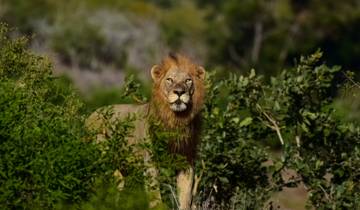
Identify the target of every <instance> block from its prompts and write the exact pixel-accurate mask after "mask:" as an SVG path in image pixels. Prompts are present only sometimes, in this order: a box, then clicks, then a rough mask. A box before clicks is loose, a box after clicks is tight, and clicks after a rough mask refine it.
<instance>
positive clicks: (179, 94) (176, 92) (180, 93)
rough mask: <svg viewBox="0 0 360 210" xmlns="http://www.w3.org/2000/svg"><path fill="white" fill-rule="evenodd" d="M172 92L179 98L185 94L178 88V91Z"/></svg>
mask: <svg viewBox="0 0 360 210" xmlns="http://www.w3.org/2000/svg"><path fill="white" fill-rule="evenodd" d="M173 92H174V93H175V94H176V95H178V96H181V95H182V94H184V93H185V90H184V89H180V88H178V89H175V90H173Z"/></svg>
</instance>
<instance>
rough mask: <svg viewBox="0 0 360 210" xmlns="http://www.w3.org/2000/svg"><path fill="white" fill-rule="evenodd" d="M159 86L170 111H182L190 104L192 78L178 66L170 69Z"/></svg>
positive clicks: (192, 91)
mask: <svg viewBox="0 0 360 210" xmlns="http://www.w3.org/2000/svg"><path fill="white" fill-rule="evenodd" d="M160 86H161V90H162V91H163V94H164V96H165V98H166V100H167V102H168V103H169V106H170V109H171V110H172V111H174V112H182V111H185V110H186V109H187V108H188V107H189V106H191V99H192V95H193V93H194V84H193V78H192V77H191V75H190V74H188V73H187V72H185V71H182V70H181V69H179V68H178V67H174V68H172V69H170V70H169V71H168V72H167V73H166V74H165V76H164V78H163V79H162V81H161V84H160Z"/></svg>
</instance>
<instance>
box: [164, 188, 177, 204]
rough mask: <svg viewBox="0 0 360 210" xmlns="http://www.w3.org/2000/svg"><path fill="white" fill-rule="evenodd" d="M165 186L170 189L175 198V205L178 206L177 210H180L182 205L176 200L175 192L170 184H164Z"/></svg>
mask: <svg viewBox="0 0 360 210" xmlns="http://www.w3.org/2000/svg"><path fill="white" fill-rule="evenodd" d="M164 185H165V186H167V187H168V188H169V189H170V191H171V194H172V196H173V198H174V200H175V204H176V207H177V208H176V209H179V208H180V205H179V202H178V200H177V199H176V195H175V193H174V190H173V189H172V187H171V185H169V184H164Z"/></svg>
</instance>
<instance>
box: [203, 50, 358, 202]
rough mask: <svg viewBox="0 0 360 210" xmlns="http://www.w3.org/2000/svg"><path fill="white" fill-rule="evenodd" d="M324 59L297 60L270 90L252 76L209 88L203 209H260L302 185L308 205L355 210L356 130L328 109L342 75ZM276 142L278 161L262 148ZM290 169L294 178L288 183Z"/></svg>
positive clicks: (274, 81)
mask: <svg viewBox="0 0 360 210" xmlns="http://www.w3.org/2000/svg"><path fill="white" fill-rule="evenodd" d="M321 56H322V53H321V52H316V53H314V54H313V55H311V56H309V57H302V58H301V59H300V61H299V64H298V65H297V66H296V67H295V68H292V69H287V70H284V71H283V72H282V73H281V74H280V75H278V76H277V77H272V78H271V82H270V84H267V83H265V82H264V81H263V79H262V77H261V76H257V75H256V74H255V71H254V70H252V71H251V72H250V74H249V75H248V76H237V75H232V76H230V77H229V78H228V79H226V80H224V81H222V82H217V83H210V84H211V85H210V87H209V93H208V99H207V103H206V107H205V110H204V121H205V129H204V134H203V135H204V138H203V143H202V146H201V147H200V151H201V152H200V157H201V158H200V160H202V161H203V162H202V163H201V164H199V167H198V168H199V169H200V171H201V170H202V171H203V174H204V175H203V178H202V182H201V185H200V190H202V191H200V194H199V203H200V204H202V205H205V206H213V207H217V208H222V209H230V208H232V209H259V208H263V207H264V205H265V204H266V201H267V200H268V198H269V196H270V195H271V193H273V192H275V191H280V190H282V188H283V187H295V186H297V184H299V183H300V182H302V183H304V184H305V186H306V187H307V190H308V191H309V193H310V194H309V202H308V205H309V206H313V207H315V208H316V209H341V208H353V209H356V208H359V205H360V204H359V200H358V194H359V193H360V191H359V190H360V188H359V187H360V185H359V183H358V182H357V181H356V179H357V178H358V174H359V168H358V164H359V163H360V162H359V160H360V159H359V158H360V154H359V146H360V128H359V127H358V126H356V125H355V124H351V123H344V122H342V121H341V120H339V119H337V118H336V115H335V114H334V113H335V112H336V110H334V109H332V108H331V106H330V104H331V103H332V102H333V99H334V95H335V92H336V89H337V88H338V87H339V86H340V85H339V81H337V80H336V78H339V76H340V75H341V74H340V73H341V69H340V68H339V67H337V66H335V67H328V66H326V65H324V64H321V62H320V58H321ZM274 139H275V140H276V141H278V142H280V143H279V144H278V145H280V146H281V150H282V156H281V159H279V160H277V159H272V158H270V157H269V155H268V154H267V153H266V152H265V151H264V147H263V145H264V144H265V145H267V142H269V141H274ZM269 160H271V161H270V162H271V163H270V162H267V164H264V163H265V161H269ZM201 168H202V169H201ZM288 169H292V170H294V171H295V172H296V174H295V175H294V177H290V178H286V179H285V178H284V177H283V176H282V173H283V172H284V170H288ZM326 177H331V178H329V179H327V178H326ZM268 178H269V179H268ZM239 194H240V196H239ZM219 206H220V207H219Z"/></svg>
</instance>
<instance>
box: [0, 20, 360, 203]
mask: <svg viewBox="0 0 360 210" xmlns="http://www.w3.org/2000/svg"><path fill="white" fill-rule="evenodd" d="M0 28H1V29H0V76H1V77H0V140H1V141H0V154H1V158H0V208H1V209H51V208H54V206H57V207H58V208H60V209H64V208H75V209H78V208H79V209H136V208H138V209H143V208H146V207H147V206H148V197H147V195H146V193H144V191H145V187H144V183H145V185H146V179H144V178H146V177H144V173H143V171H144V170H145V169H144V167H145V165H144V164H143V162H142V160H141V158H140V159H139V157H137V156H136V155H134V154H135V153H136V151H135V150H134V149H136V148H133V147H128V146H127V143H126V140H125V138H126V137H127V136H129V135H130V133H131V130H132V129H133V125H132V123H131V122H132V120H133V119H132V118H131V117H130V118H129V119H127V120H124V121H121V122H118V123H116V124H113V125H111V127H112V128H113V130H112V137H111V138H110V139H109V140H108V141H106V142H104V143H102V144H98V145H96V146H95V145H94V144H92V143H89V142H93V141H94V140H95V135H94V134H92V133H90V134H89V133H87V132H86V130H85V129H84V123H83V115H82V114H81V113H82V112H81V110H82V103H81V101H79V100H78V97H77V96H76V94H74V91H73V90H72V89H71V88H68V87H64V85H63V84H64V83H62V81H61V80H59V79H58V78H56V77H54V76H53V75H52V74H51V68H52V67H51V65H50V64H49V63H48V62H47V61H46V59H44V58H42V57H39V56H35V55H33V54H31V53H30V52H29V51H27V50H26V39H24V38H20V39H16V40H11V39H9V38H8V36H7V33H8V31H7V29H6V27H4V26H1V27H0ZM320 58H321V53H320V52H316V53H315V54H313V55H311V56H309V57H302V58H301V59H300V61H299V64H298V65H297V66H296V67H294V68H291V69H287V70H284V71H283V72H282V73H281V74H279V75H278V76H276V77H273V78H271V80H270V82H266V81H265V80H263V78H262V77H261V76H258V75H256V73H255V71H254V70H252V71H251V72H250V73H249V74H248V75H247V76H238V75H231V76H230V77H228V78H225V79H224V80H222V81H216V77H215V76H210V77H209V78H208V81H207V87H208V93H207V99H206V104H205V107H204V109H203V135H202V143H201V145H200V147H199V155H198V161H197V165H196V171H197V175H198V176H199V177H201V179H200V184H199V187H198V192H197V196H196V199H195V204H196V205H197V206H198V207H199V208H204V209H262V208H267V207H268V206H269V205H268V200H269V198H270V197H271V195H272V193H273V192H278V191H280V190H281V189H282V188H283V187H294V186H296V185H297V184H299V183H300V182H302V183H304V184H305V185H306V187H307V189H308V191H309V193H310V194H309V195H310V196H309V202H308V204H309V207H310V206H313V207H315V208H316V209H357V208H359V207H360V201H359V195H360V185H359V182H358V181H357V180H359V178H360V177H359V174H360V171H359V169H360V165H359V164H360V152H359V151H360V150H359V146H360V128H359V126H358V125H356V124H351V123H344V122H342V121H341V120H340V119H338V118H337V117H336V115H335V114H334V112H336V110H334V109H333V108H332V106H331V104H332V102H333V97H334V95H335V94H336V91H337V89H338V88H339V86H340V83H339V82H338V81H336V78H338V77H339V75H341V72H342V71H341V69H340V68H339V67H328V66H326V65H324V64H322V63H321V62H320ZM138 88H139V86H138V85H137V84H136V83H134V81H133V80H129V82H128V83H127V87H126V88H124V97H125V96H128V95H132V96H135V98H136V99H137V100H139V99H140V101H145V100H146V98H145V97H142V96H141V94H140V93H139V92H138V91H137V90H138ZM110 111H111V109H110ZM109 114H111V113H109ZM160 134H161V133H159V134H158V135H156V136H153V138H154V139H153V140H154V141H156V143H158V144H159V145H160V146H159V147H157V146H156V145H157V144H153V146H154V147H151V146H150V149H152V151H153V152H154V154H153V155H154V157H155V159H156V161H157V162H158V163H157V166H158V167H159V168H160V170H161V171H160V174H161V176H160V178H159V180H160V181H161V182H162V184H165V185H162V186H161V187H162V188H163V189H164V186H165V187H168V189H170V190H167V191H166V190H163V191H164V192H165V193H168V195H169V196H168V198H166V196H163V197H164V198H165V199H168V200H171V199H172V198H173V197H174V196H172V195H171V194H170V193H172V192H173V191H172V190H173V189H174V186H172V185H173V180H172V178H174V170H171V169H172V168H171V167H169V168H168V167H167V166H168V165H169V164H168V163H167V162H166V161H168V160H169V159H166V157H165V159H164V157H163V156H161V153H164V151H165V150H164V147H165V146H164V145H163V142H161V141H160V140H161V139H162V140H163V139H165V138H164V137H163V136H161V135H160ZM157 139H159V141H158V140H157ZM274 139H275V141H277V142H279V143H278V146H277V148H278V149H279V148H281V158H279V159H276V158H272V157H271V156H270V155H269V154H268V150H267V146H266V145H269V144H268V142H270V141H272V142H274ZM280 142H281V143H280ZM165 143H166V142H165ZM146 146H149V145H146V144H145V145H144V147H146ZM165 153H166V151H165ZM157 155H158V156H157ZM170 165H173V166H179V165H177V164H173V162H170ZM180 165H181V164H180ZM288 169H292V170H294V171H295V172H296V173H295V176H294V177H290V178H286V179H285V178H284V177H283V176H282V173H283V172H284V170H288ZM116 170H120V172H121V175H119V174H117V176H115V177H114V176H113V174H114V171H116ZM175 170H176V169H175ZM124 180H125V182H123V181H124ZM115 184H116V185H115ZM114 186H116V187H120V188H124V191H122V192H118V191H117V190H116V189H115V187H114ZM96 188H99V189H98V190H96ZM94 191H97V193H95V194H92V192H94ZM164 192H163V193H164ZM91 195H92V196H91ZM139 196H142V197H143V199H141V200H137V197H139ZM74 203H75V204H74ZM69 205H70V207H69ZM168 206H170V207H174V208H176V205H172V203H171V201H169V202H168ZM269 208H272V207H269Z"/></svg>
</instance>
